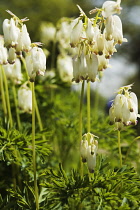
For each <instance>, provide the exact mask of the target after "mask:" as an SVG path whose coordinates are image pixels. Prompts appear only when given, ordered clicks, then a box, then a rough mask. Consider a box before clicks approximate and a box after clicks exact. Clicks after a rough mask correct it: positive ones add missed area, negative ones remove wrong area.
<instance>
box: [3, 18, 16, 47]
mask: <svg viewBox="0 0 140 210" xmlns="http://www.w3.org/2000/svg"><path fill="white" fill-rule="evenodd" d="M3 33H4V42H5V45H6V46H13V47H14V46H15V45H16V44H17V40H18V36H19V33H20V30H19V28H18V27H17V26H16V25H15V21H14V19H13V18H11V19H10V20H8V19H5V20H4V21H3Z"/></svg>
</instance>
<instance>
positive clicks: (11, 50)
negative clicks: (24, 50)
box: [8, 47, 17, 64]
mask: <svg viewBox="0 0 140 210" xmlns="http://www.w3.org/2000/svg"><path fill="white" fill-rule="evenodd" d="M16 57H17V56H16V51H15V48H13V47H10V48H9V50H8V63H10V64H13V63H14V62H15V59H16Z"/></svg>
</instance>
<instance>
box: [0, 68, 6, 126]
mask: <svg viewBox="0 0 140 210" xmlns="http://www.w3.org/2000/svg"><path fill="white" fill-rule="evenodd" d="M0 67H1V69H0V87H1V97H2V106H3V111H4V116H5V119H6V122H7V107H6V99H5V93H4V87H3V74H2V66H1V65H0Z"/></svg>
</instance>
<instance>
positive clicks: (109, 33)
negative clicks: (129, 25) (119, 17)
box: [104, 15, 114, 40]
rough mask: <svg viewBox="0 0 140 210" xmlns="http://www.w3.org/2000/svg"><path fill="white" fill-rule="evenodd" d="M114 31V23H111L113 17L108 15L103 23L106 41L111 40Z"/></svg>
mask: <svg viewBox="0 0 140 210" xmlns="http://www.w3.org/2000/svg"><path fill="white" fill-rule="evenodd" d="M113 29H114V22H113V16H112V15H110V16H108V17H107V18H106V22H105V30H104V31H105V38H106V40H112V34H113Z"/></svg>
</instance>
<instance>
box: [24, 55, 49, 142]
mask: <svg viewBox="0 0 140 210" xmlns="http://www.w3.org/2000/svg"><path fill="white" fill-rule="evenodd" d="M22 63H23V66H24V69H25V71H26V77H27V80H29V76H28V71H27V68H26V62H25V59H24V58H23V57H22ZM30 88H31V84H30ZM34 97H35V99H34V100H35V111H36V116H37V120H38V123H39V129H40V131H42V130H43V124H42V120H41V117H40V112H39V109H38V105H37V100H36V96H35V92H34ZM43 139H44V140H45V139H46V138H45V136H44V135H43Z"/></svg>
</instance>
